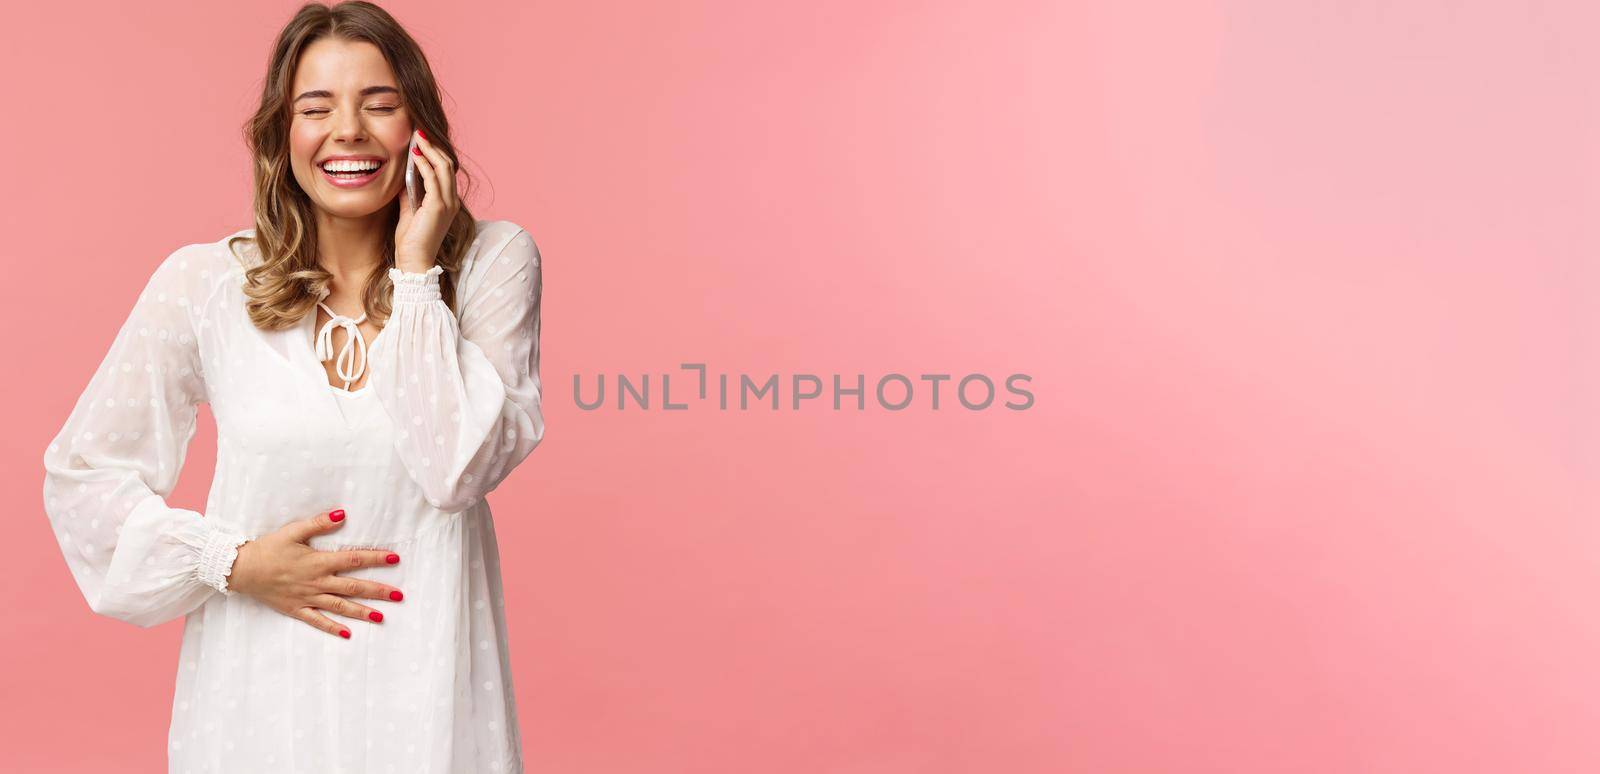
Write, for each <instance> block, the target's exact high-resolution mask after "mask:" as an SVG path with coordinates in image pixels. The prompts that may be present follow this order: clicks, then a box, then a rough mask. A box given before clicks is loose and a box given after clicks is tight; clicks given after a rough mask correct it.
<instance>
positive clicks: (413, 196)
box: [406, 133, 422, 211]
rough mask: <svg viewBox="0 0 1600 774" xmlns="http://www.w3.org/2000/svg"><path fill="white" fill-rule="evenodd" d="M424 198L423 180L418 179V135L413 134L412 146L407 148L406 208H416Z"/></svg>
mask: <svg viewBox="0 0 1600 774" xmlns="http://www.w3.org/2000/svg"><path fill="white" fill-rule="evenodd" d="M421 199H422V181H421V180H418V179H417V135H416V134H415V133H413V134H412V135H411V147H409V148H407V149H406V208H407V209H410V210H413V211H414V210H416V209H417V205H418V204H420V203H421V202H420V200H421Z"/></svg>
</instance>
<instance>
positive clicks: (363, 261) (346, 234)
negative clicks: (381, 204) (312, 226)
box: [317, 210, 390, 285]
mask: <svg viewBox="0 0 1600 774" xmlns="http://www.w3.org/2000/svg"><path fill="white" fill-rule="evenodd" d="M387 215H388V213H387V212H386V211H384V210H379V211H377V212H374V213H372V214H371V215H367V216H364V217H360V218H343V217H339V216H337V215H332V214H329V213H328V212H327V211H325V210H318V212H317V263H319V264H320V265H321V266H322V268H323V269H326V270H327V271H328V273H329V274H332V275H333V278H334V282H335V284H336V285H347V284H355V285H359V284H360V283H362V282H363V281H364V280H365V279H366V278H367V277H368V276H370V275H371V274H372V272H373V271H374V270H375V269H377V268H378V267H379V266H381V265H383V243H384V235H385V232H386V231H387V230H388V229H389V228H390V226H389V220H388V218H387V217H386V216H387Z"/></svg>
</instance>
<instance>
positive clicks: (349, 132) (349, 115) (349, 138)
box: [333, 109, 367, 143]
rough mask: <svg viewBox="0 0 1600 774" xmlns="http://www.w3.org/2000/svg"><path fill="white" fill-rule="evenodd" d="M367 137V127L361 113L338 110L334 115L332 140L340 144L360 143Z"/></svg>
mask: <svg viewBox="0 0 1600 774" xmlns="http://www.w3.org/2000/svg"><path fill="white" fill-rule="evenodd" d="M366 137H367V127H366V124H365V123H364V119H363V118H362V117H361V111H360V110H359V109H358V110H354V111H350V110H339V111H335V113H334V123H333V139H334V140H337V141H340V142H349V143H354V142H360V141H362V140H364V139H366Z"/></svg>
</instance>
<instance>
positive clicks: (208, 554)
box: [44, 220, 544, 774]
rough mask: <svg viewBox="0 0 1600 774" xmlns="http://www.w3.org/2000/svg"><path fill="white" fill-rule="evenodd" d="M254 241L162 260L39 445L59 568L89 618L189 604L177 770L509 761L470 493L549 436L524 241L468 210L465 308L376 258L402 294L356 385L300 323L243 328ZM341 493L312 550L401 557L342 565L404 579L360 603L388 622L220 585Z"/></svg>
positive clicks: (492, 542)
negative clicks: (199, 501) (200, 456)
mask: <svg viewBox="0 0 1600 774" xmlns="http://www.w3.org/2000/svg"><path fill="white" fill-rule="evenodd" d="M252 234H253V232H252V231H251V230H248V229H247V230H244V231H239V232H236V233H234V234H231V235H229V236H228V237H226V238H224V239H222V240H219V241H217V242H214V243H200V244H191V245H185V246H184V247H181V248H179V249H178V250H176V251H175V252H173V253H172V254H170V255H169V256H167V258H166V259H165V260H163V261H162V262H161V264H160V265H159V266H158V267H157V268H156V269H155V271H154V273H153V274H152V275H151V277H150V280H149V282H148V284H147V285H146V287H145V288H144V290H143V291H142V292H141V293H140V295H139V298H138V300H137V301H136V303H135V304H134V306H133V310H132V312H131V313H130V314H129V316H128V318H127V320H126V322H125V323H124V324H123V325H122V328H121V329H120V330H119V331H118V333H117V335H116V338H115V339H114V340H113V342H112V345H111V348H110V351H109V352H108V354H107V355H106V357H105V359H104V360H103V361H102V362H101V364H100V366H99V368H98V369H97V370H96V371H95V373H94V375H93V377H92V378H91V379H90V381H89V385H88V387H87V388H86V389H85V390H84V392H83V394H82V396H81V397H80V398H79V400H78V402H77V404H76V406H75V407H74V409H73V411H72V413H71V415H70V416H69V417H68V419H67V421H66V423H65V425H64V426H63V427H62V429H61V431H60V433H59V434H57V436H56V437H55V438H54V440H52V442H51V443H50V446H49V449H48V451H47V452H46V453H45V458H44V462H45V470H46V476H45V482H44V498H45V509H46V512H47V514H48V516H49V519H50V523H51V527H52V529H53V531H54V533H55V535H56V538H57V540H58V542H59V544H60V547H61V551H62V555H63V556H64V557H65V559H66V562H67V566H68V568H69V569H70V570H71V573H72V576H73V579H74V580H75V581H76V583H77V585H78V587H79V589H80V590H81V591H82V592H83V595H84V598H85V599H86V600H87V601H88V603H89V606H90V608H91V609H92V610H94V611H95V612H96V613H99V614H101V615H105V616H109V617H112V618H116V619H120V620H123V621H127V622H129V623H133V624H136V625H138V626H145V627H149V626H155V625H158V624H161V623H165V622H167V621H171V620H174V619H176V618H178V617H180V616H183V617H185V621H184V630H183V644H182V647H181V651H180V654H179V659H178V671H177V679H176V690H175V694H174V697H173V705H172V715H171V725H170V727H169V736H168V761H169V771H171V772H178V773H183V774H190V773H192V774H201V773H202V772H230V773H232V772H271V773H272V774H283V773H284V772H318V773H319V774H322V773H325V772H347V773H349V774H355V773H356V772H416V773H417V774H447V773H450V772H521V771H522V770H523V764H522V751H521V747H522V745H521V739H520V737H519V734H518V724H517V711H516V704H515V698H514V691H513V687H512V679H511V665H510V661H509V651H508V647H507V645H508V640H507V628H506V620H505V598H504V596H503V593H502V588H501V582H500V579H501V574H500V553H499V548H498V545H497V543H496V539H495V530H494V522H493V518H492V516H491V513H490V509H489V506H488V503H487V502H486V501H485V499H484V496H485V495H486V494H488V493H489V492H490V491H492V490H494V488H495V487H496V486H498V485H499V484H500V482H501V481H503V480H505V478H506V477H507V476H508V475H509V474H510V473H511V471H512V469H514V468H515V467H516V466H517V465H518V464H519V463H521V462H522V461H523V460H524V459H526V458H527V457H528V455H529V454H530V453H531V452H532V451H533V449H534V447H536V446H537V445H538V444H539V441H540V440H541V439H542V438H543V436H544V418H543V414H542V412H541V402H540V397H541V396H540V385H539V300H540V293H541V288H542V285H541V273H540V261H539V249H538V247H537V245H535V244H534V241H533V238H532V237H531V236H530V235H529V234H528V233H527V231H525V230H524V229H522V228H520V227H519V226H517V225H516V224H515V223H511V222H509V221H503V220H500V221H479V222H478V223H477V234H476V238H475V240H474V242H473V244H472V247H471V250H470V251H469V253H468V255H467V258H466V260H465V262H464V263H463V265H462V267H461V269H460V271H459V273H458V274H457V275H454V278H455V279H456V282H455V293H456V310H457V311H452V310H451V308H450V306H449V305H447V304H445V302H444V300H443V298H442V296H441V293H440V277H441V273H442V269H440V268H439V267H435V268H434V269H432V270H429V271H427V272H421V273H411V272H404V271H400V270H399V269H391V270H390V277H391V278H392V279H393V280H394V290H393V296H392V301H391V303H392V310H393V311H392V313H391V315H390V317H389V319H388V320H387V322H386V323H385V324H384V326H383V328H382V329H381V331H380V332H379V333H378V335H377V336H375V337H374V338H373V340H372V341H371V342H369V345H368V347H369V348H368V352H367V357H368V360H367V366H366V370H367V371H368V372H369V374H368V376H367V383H366V385H365V386H361V387H359V388H358V389H356V390H353V391H350V390H346V389H344V388H343V387H341V386H337V385H334V384H330V383H329V380H328V376H327V372H326V370H325V369H324V366H323V364H322V362H321V361H320V360H319V359H318V355H317V351H316V345H315V341H314V340H315V337H316V333H317V332H316V331H315V330H314V327H313V326H314V325H315V322H316V316H315V315H312V314H308V315H306V317H305V318H304V319H303V320H302V321H301V322H300V323H299V324H297V325H294V326H291V327H290V328H287V329H284V330H279V331H271V332H268V331H262V330H260V329H258V328H256V327H255V326H254V324H253V323H251V322H250V319H249V316H248V314H247V313H246V309H245V296H244V290H243V283H244V271H245V269H246V268H248V267H249V266H250V265H252V261H254V260H258V259H259V254H258V253H256V252H255V250H254V247H253V244H252V243H251V242H250V241H249V239H248V237H250V236H252ZM457 312H459V315H458V313H457ZM201 403H208V404H209V405H210V407H211V411H212V414H213V416H214V417H215V418H216V422H217V466H216V474H215V477H214V479H213V481H212V486H211V491H210V494H209V496H208V498H207V501H206V509H205V513H204V514H203V515H202V514H201V513H199V512H196V511H192V510H186V509H182V508H173V507H170V506H168V505H167V504H166V497H167V496H168V495H169V494H170V493H171V492H172V489H173V487H174V486H175V485H176V483H177V480H178V474H179V471H180V469H181V468H182V467H183V462H184V458H185V455H186V453H187V450H188V446H189V441H190V439H191V438H192V437H193V435H194V432H195V420H196V416H197V413H198V406H199V404H201ZM334 508H343V509H344V510H345V512H346V520H345V522H344V525H343V526H342V527H340V528H339V529H337V530H335V531H334V532H331V533H329V534H326V535H318V536H315V537H313V538H311V540H310V545H311V547H312V548H316V549H319V550H342V549H349V548H379V549H387V550H391V551H394V552H395V553H398V554H399V555H400V557H401V561H400V562H399V563H398V564H394V565H384V566H379V567H363V568H357V569H353V570H346V571H342V572H341V573H339V574H340V575H342V576H344V577H349V578H366V579H371V580H374V581H379V582H382V583H387V584H391V585H393V586H395V587H397V588H400V589H402V590H403V591H404V593H405V598H404V600H402V601H400V602H391V601H389V600H387V599H381V600H379V599H366V598H361V599H358V600H356V601H358V602H360V603H361V604H363V605H366V606H368V607H371V608H373V609H375V610H378V611H380V612H382V613H383V616H384V620H383V621H382V622H381V623H374V622H369V621H366V620H364V619H363V620H355V619H351V618H346V617H344V616H342V615H339V614H337V613H332V612H328V611H322V612H323V614H324V615H327V616H328V617H329V618H330V619H332V620H334V621H335V622H337V623H339V624H341V625H343V626H344V627H345V628H347V629H349V630H350V632H351V637H350V639H348V640H347V639H342V638H340V637H338V636H337V635H332V634H328V633H326V632H323V631H321V630H318V629H315V628H313V627H312V626H310V625H309V624H306V623H305V622H303V621H300V620H297V619H293V618H290V617H288V616H285V615H283V614H280V613H278V612H277V611H275V610H273V609H271V608H269V607H267V606H266V605H264V604H262V603H260V602H259V601H257V600H255V599H254V598H252V597H248V596H245V595H242V594H238V593H235V592H234V591H232V590H231V589H229V588H228V578H229V574H230V573H231V571H232V566H233V563H234V561H235V560H236V558H237V555H238V554H237V551H238V546H239V545H241V544H242V543H243V542H244V541H247V540H250V539H253V538H255V537H259V536H261V535H264V534H266V533H269V532H272V531H274V530H276V529H278V528H280V527H282V526H283V525H284V524H286V523H288V522H291V521H295V520H299V519H304V518H308V517H311V516H315V515H316V514H318V513H321V512H323V511H327V510H331V509H334Z"/></svg>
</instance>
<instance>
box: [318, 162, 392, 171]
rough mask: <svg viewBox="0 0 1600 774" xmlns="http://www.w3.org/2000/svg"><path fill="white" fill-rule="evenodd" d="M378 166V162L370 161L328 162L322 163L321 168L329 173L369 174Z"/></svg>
mask: <svg viewBox="0 0 1600 774" xmlns="http://www.w3.org/2000/svg"><path fill="white" fill-rule="evenodd" d="M378 166H379V162H377V161H371V160H367V161H328V162H324V163H323V165H322V168H323V169H325V170H327V171H329V172H371V171H372V170H374V169H377V168H378Z"/></svg>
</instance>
